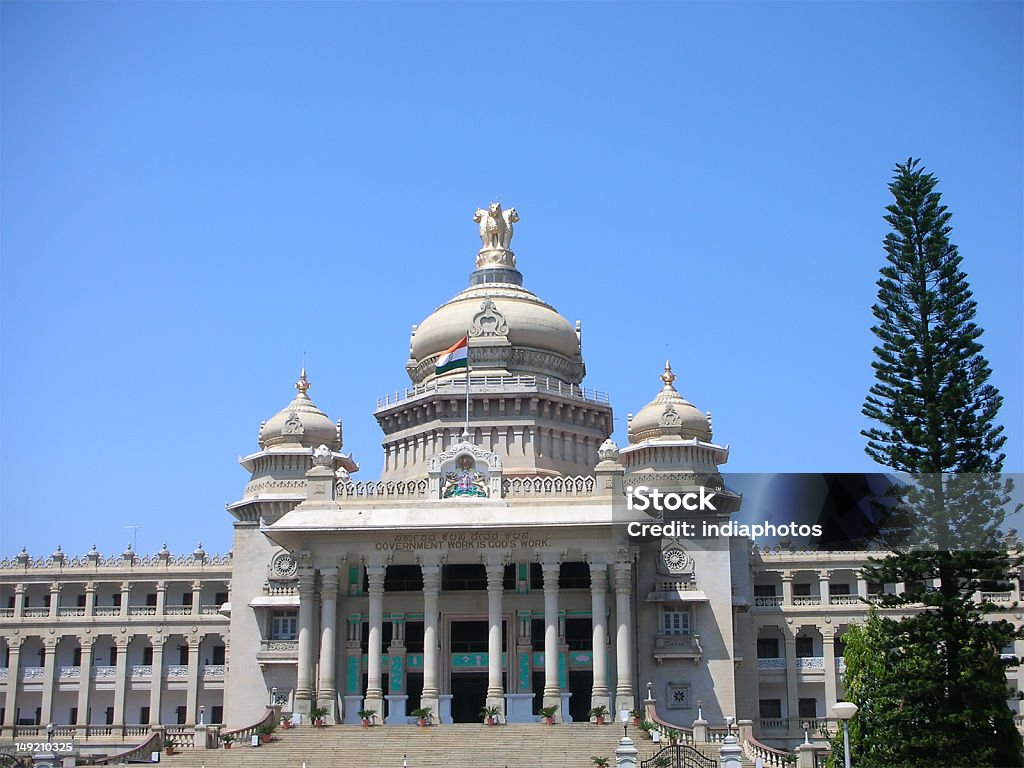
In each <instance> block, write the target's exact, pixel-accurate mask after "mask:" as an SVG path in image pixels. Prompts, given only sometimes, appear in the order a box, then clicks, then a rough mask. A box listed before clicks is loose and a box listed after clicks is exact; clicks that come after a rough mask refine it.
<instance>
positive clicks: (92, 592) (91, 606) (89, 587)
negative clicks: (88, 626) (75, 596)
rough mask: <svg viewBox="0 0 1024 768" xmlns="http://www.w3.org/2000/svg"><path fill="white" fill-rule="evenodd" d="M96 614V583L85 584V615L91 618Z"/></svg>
mask: <svg viewBox="0 0 1024 768" xmlns="http://www.w3.org/2000/svg"><path fill="white" fill-rule="evenodd" d="M95 613H96V582H95V581H87V582H86V583H85V615H86V616H87V617H91V616H93V615H94V614H95Z"/></svg>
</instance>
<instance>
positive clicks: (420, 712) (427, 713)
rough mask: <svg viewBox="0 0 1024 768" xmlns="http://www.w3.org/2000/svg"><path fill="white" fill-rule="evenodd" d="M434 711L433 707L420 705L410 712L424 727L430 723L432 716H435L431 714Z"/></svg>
mask: <svg viewBox="0 0 1024 768" xmlns="http://www.w3.org/2000/svg"><path fill="white" fill-rule="evenodd" d="M433 711H434V708H433V707H420V708H419V709H414V710H413V711H412V712H410V713H409V714H410V715H412V716H413V717H415V718H416V723H417V724H418V725H419V726H420V727H421V728H423V727H424V726H426V725H428V724H429V723H430V718H431V717H433V715H432V714H431V713H432V712H433Z"/></svg>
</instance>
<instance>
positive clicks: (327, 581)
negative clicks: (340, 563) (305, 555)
mask: <svg viewBox="0 0 1024 768" xmlns="http://www.w3.org/2000/svg"><path fill="white" fill-rule="evenodd" d="M320 594H321V595H322V596H323V597H326V598H328V599H335V598H337V597H338V569H337V568H321V569H320Z"/></svg>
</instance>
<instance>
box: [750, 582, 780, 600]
mask: <svg viewBox="0 0 1024 768" xmlns="http://www.w3.org/2000/svg"><path fill="white" fill-rule="evenodd" d="M754 597H775V585H774V584H755V585H754Z"/></svg>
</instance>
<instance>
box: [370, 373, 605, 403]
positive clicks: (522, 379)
mask: <svg viewBox="0 0 1024 768" xmlns="http://www.w3.org/2000/svg"><path fill="white" fill-rule="evenodd" d="M469 388H470V391H471V392H501V393H504V392H537V391H541V392H550V393H551V394H554V395H560V396H561V397H567V398H571V399H573V400H584V401H588V402H592V403H608V402H610V399H609V397H608V393H607V392H602V391H600V390H597V389H591V388H589V387H581V386H579V385H577V384H567V383H565V382H562V381H559V380H558V379H552V378H549V377H547V376H472V375H470V377H469ZM431 392H442V393H448V392H450V393H453V394H456V393H457V394H462V395H464V394H465V392H466V377H465V376H460V377H458V378H443V379H436V380H434V381H429V382H427V383H425V384H418V385H416V386H415V387H406V388H405V389H403V390H398V391H396V392H394V393H388V394H386V395H384V397H380V398H377V407H378V408H383V407H385V406H388V405H397V404H398V403H401V402H403V401H405V400H409V399H412V398H414V397H419V396H421V395H426V394H429V393H431Z"/></svg>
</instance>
